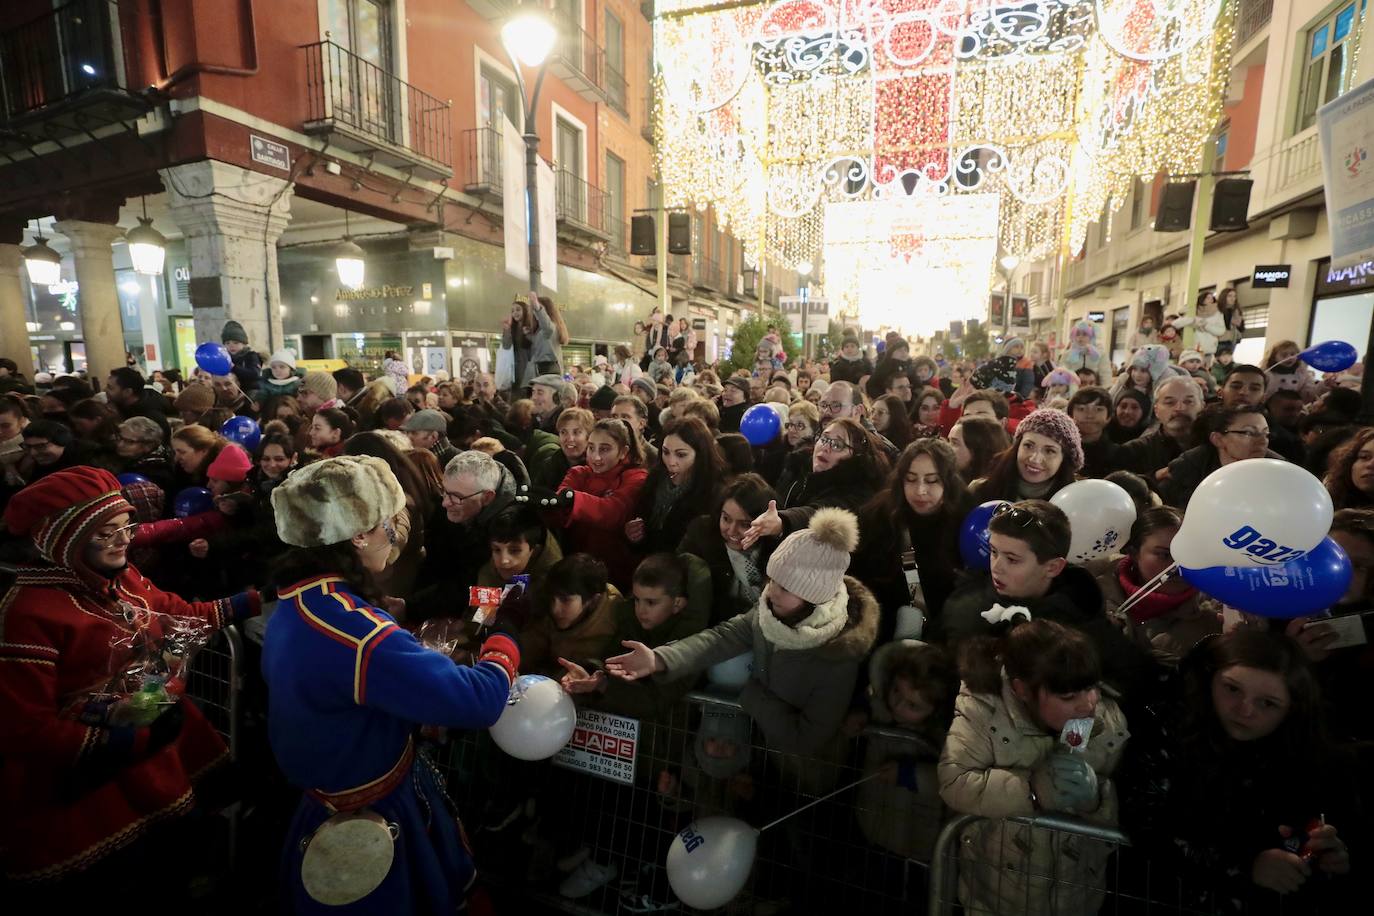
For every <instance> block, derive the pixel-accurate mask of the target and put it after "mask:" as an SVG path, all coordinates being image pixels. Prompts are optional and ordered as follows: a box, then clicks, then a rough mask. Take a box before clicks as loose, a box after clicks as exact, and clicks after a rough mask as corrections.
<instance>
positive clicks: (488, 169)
mask: <svg viewBox="0 0 1374 916" xmlns="http://www.w3.org/2000/svg"><path fill="white" fill-rule="evenodd" d="M461 150H462V164H463V190H464V191H466V192H467V193H469V194H472V195H475V196H477V197H485V198H487V199H489V200H499V199H500V198H501V195H502V186H503V182H504V180H505V179H504V174H505V173H504V171H503V170H502V161H503V152H504V144H503V142H502V139H501V132H500V131H499V130H497V129H496V128H495V127H474V128H472V129H470V130H465V131H463V136H462V142H461Z"/></svg>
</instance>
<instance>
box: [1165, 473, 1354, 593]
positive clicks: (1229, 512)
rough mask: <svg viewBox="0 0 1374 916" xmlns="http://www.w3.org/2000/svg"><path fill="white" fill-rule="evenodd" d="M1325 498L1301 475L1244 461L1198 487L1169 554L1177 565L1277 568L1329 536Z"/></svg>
mask: <svg viewBox="0 0 1374 916" xmlns="http://www.w3.org/2000/svg"><path fill="white" fill-rule="evenodd" d="M1332 514H1333V513H1332V506H1331V494H1330V493H1328V492H1327V491H1326V487H1324V486H1322V482H1321V481H1320V480H1318V479H1317V478H1315V477H1313V476H1312V475H1311V474H1310V473H1308V472H1307V471H1306V470H1304V469H1303V468H1301V467H1299V466H1298V465H1296V464H1290V463H1288V462H1287V461H1280V460H1278V459H1277V458H1247V459H1245V460H1244V461H1237V462H1234V463H1232V464H1228V465H1226V466H1225V467H1222V468H1218V469H1217V470H1215V471H1213V472H1212V473H1210V474H1208V475H1207V477H1206V478H1205V479H1204V480H1203V481H1202V483H1200V484H1198V487H1197V489H1196V490H1194V491H1193V497H1192V499H1191V500H1189V502H1188V512H1187V514H1186V515H1184V516H1183V527H1182V528H1180V529H1179V531H1178V534H1177V535H1175V536H1174V540H1173V543H1172V544H1170V545H1169V550H1170V552H1171V553H1172V554H1173V557H1174V560H1175V561H1176V562H1177V563H1178V565H1179V566H1186V567H1189V568H1190V569H1205V568H1207V567H1209V566H1278V565H1280V564H1283V563H1287V562H1288V561H1289V560H1296V559H1297V558H1298V557H1300V556H1302V555H1303V554H1305V553H1307V551H1309V550H1311V549H1312V548H1313V547H1316V546H1317V545H1318V544H1320V543H1321V542H1322V541H1323V540H1324V539H1325V538H1326V533H1327V532H1328V531H1330V530H1331V516H1332Z"/></svg>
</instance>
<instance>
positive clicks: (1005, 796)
mask: <svg viewBox="0 0 1374 916" xmlns="http://www.w3.org/2000/svg"><path fill="white" fill-rule="evenodd" d="M1094 718H1095V719H1096V723H1095V724H1094V726H1093V732H1092V736H1091V738H1090V739H1089V742H1088V748H1087V751H1086V752H1085V753H1086V759H1087V762H1088V764H1089V765H1090V766H1092V768H1093V770H1095V771H1096V772H1097V776H1098V787H1099V791H1100V803H1099V805H1098V808H1097V810H1096V811H1094V812H1092V813H1091V814H1089V815H1087V816H1086V819H1087V820H1090V821H1093V822H1095V823H1099V824H1106V825H1115V824H1116V822H1117V802H1116V793H1115V790H1114V789H1113V786H1112V783H1111V781H1110V780H1109V779H1108V778H1107V777H1108V776H1110V775H1111V773H1112V772H1113V771H1114V770H1115V769H1116V767H1117V765H1118V764H1119V762H1120V761H1121V755H1122V751H1123V750H1124V749H1125V746H1126V741H1127V739H1128V738H1129V733H1128V732H1127V731H1126V717H1125V716H1124V715H1122V713H1121V710H1120V709H1119V708H1118V707H1117V705H1116V703H1115V702H1114V701H1113V700H1111V699H1109V698H1107V697H1106V696H1103V697H1102V699H1101V701H1100V702H1099V703H1098V705H1097V713H1096V715H1095V717H1094ZM1058 743H1059V738H1058V736H1057V735H1050V734H1048V733H1046V732H1045V731H1044V730H1043V729H1042V728H1040V726H1038V725H1037V724H1035V723H1034V722H1033V721H1031V718H1030V716H1029V714H1028V713H1027V711H1026V709H1025V707H1024V706H1022V704H1021V702H1020V701H1019V700H1017V699H1016V697H1015V695H1014V694H1013V693H1012V691H1011V684H1010V682H1009V681H1008V679H1007V677H1006V675H1005V674H1004V675H1003V676H1002V692H1001V694H999V695H990V694H975V693H972V692H970V691H969V689H968V685H967V684H965V685H964V686H963V687H962V688H961V689H960V691H959V698H958V700H956V701H955V706H954V725H953V726H952V727H951V728H950V731H949V737H948V738H947V739H946V740H945V749H944V752H943V753H942V754H941V755H940V795H941V797H943V798H944V800H945V804H947V805H949V806H950V807H951V808H952V809H954V810H955V811H958V812H960V813H962V814H979V815H982V816H984V817H986V818H989V820H987V821H982V822H979V823H977V824H974V825H973V826H972V827H970V828H969V829H968V830H967V831H965V833H964V835H963V836H962V837H961V838H960V874H959V900H960V902H961V903H962V904H963V905H964V907H965V908H966V909H967V910H969V911H970V912H973V913H978V914H979V916H1038V914H1043V916H1084V914H1092V913H1096V912H1097V911H1098V908H1099V907H1101V905H1102V900H1103V891H1102V888H1103V886H1104V877H1105V871H1106V865H1107V858H1108V856H1109V855H1110V853H1111V849H1110V847H1108V846H1107V845H1106V844H1104V843H1101V842H1098V841H1095V840H1089V839H1086V838H1083V837H1078V836H1072V835H1068V834H1061V833H1057V832H1051V831H1049V830H1046V829H1043V828H1039V829H1033V828H1031V827H1028V826H1025V825H1023V824H1009V823H1006V822H1005V821H1002V820H1000V819H1001V818H1006V817H1031V816H1034V815H1035V814H1036V813H1037V812H1036V811H1035V810H1034V807H1033V806H1032V804H1031V798H1030V775H1031V771H1032V770H1033V769H1034V768H1035V766H1036V764H1038V763H1040V761H1042V760H1044V759H1045V758H1046V757H1049V756H1050V755H1051V754H1054V753H1056V752H1058V753H1062V751H1058Z"/></svg>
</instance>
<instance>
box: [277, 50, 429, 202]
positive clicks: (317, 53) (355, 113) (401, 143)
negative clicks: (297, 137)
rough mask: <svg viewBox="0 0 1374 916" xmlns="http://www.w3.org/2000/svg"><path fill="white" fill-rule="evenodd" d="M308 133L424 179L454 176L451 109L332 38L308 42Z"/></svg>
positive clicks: (305, 125) (306, 74) (305, 127)
mask: <svg viewBox="0 0 1374 916" xmlns="http://www.w3.org/2000/svg"><path fill="white" fill-rule="evenodd" d="M303 50H304V51H305V76H306V92H307V96H308V100H309V106H310V110H309V114H308V116H307V120H306V122H305V124H304V125H303V127H304V130H305V132H306V133H308V134H316V135H322V136H328V137H329V140H330V143H331V144H333V145H334V146H337V147H340V148H342V149H346V150H349V151H350V152H357V153H365V154H368V155H371V156H372V157H373V159H374V161H376V162H379V163H382V164H384V165H390V166H393V167H396V168H401V169H413V170H414V172H415V173H416V174H418V175H420V176H421V177H424V178H431V179H437V178H450V177H452V175H453V149H452V140H451V137H452V133H451V131H452V121H453V116H452V111H451V106H450V105H449V103H448V102H445V101H442V100H440V99H437V98H435V97H434V96H432V95H430V94H429V93H427V92H424V91H422V90H420V89H417V88H416V87H414V86H412V85H410V84H409V83H407V82H405V81H404V80H402V79H401V78H400V77H398V76H396V75H395V74H394V73H391V72H389V71H387V70H385V69H383V68H382V67H379V66H378V65H376V64H374V63H372V62H371V61H369V60H365V59H363V58H362V57H360V56H358V55H357V54H354V53H353V52H352V51H349V50H348V49H347V48H345V47H343V46H342V45H338V44H335V43H334V42H333V41H330V40H329V39H325V40H324V41H320V42H316V43H315V44H310V45H305V46H304V47H303Z"/></svg>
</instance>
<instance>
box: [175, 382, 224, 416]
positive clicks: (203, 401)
mask: <svg viewBox="0 0 1374 916" xmlns="http://www.w3.org/2000/svg"><path fill="white" fill-rule="evenodd" d="M173 406H175V407H176V409H177V410H178V411H183V410H184V411H186V412H187V413H205V411H207V410H209V409H210V408H211V407H214V406H215V389H213V388H211V387H210V386H209V385H201V384H199V383H192V384H190V385H187V386H186V387H185V389H183V390H182V392H181V394H179V395H177V399H176V401H175V402H173Z"/></svg>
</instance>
